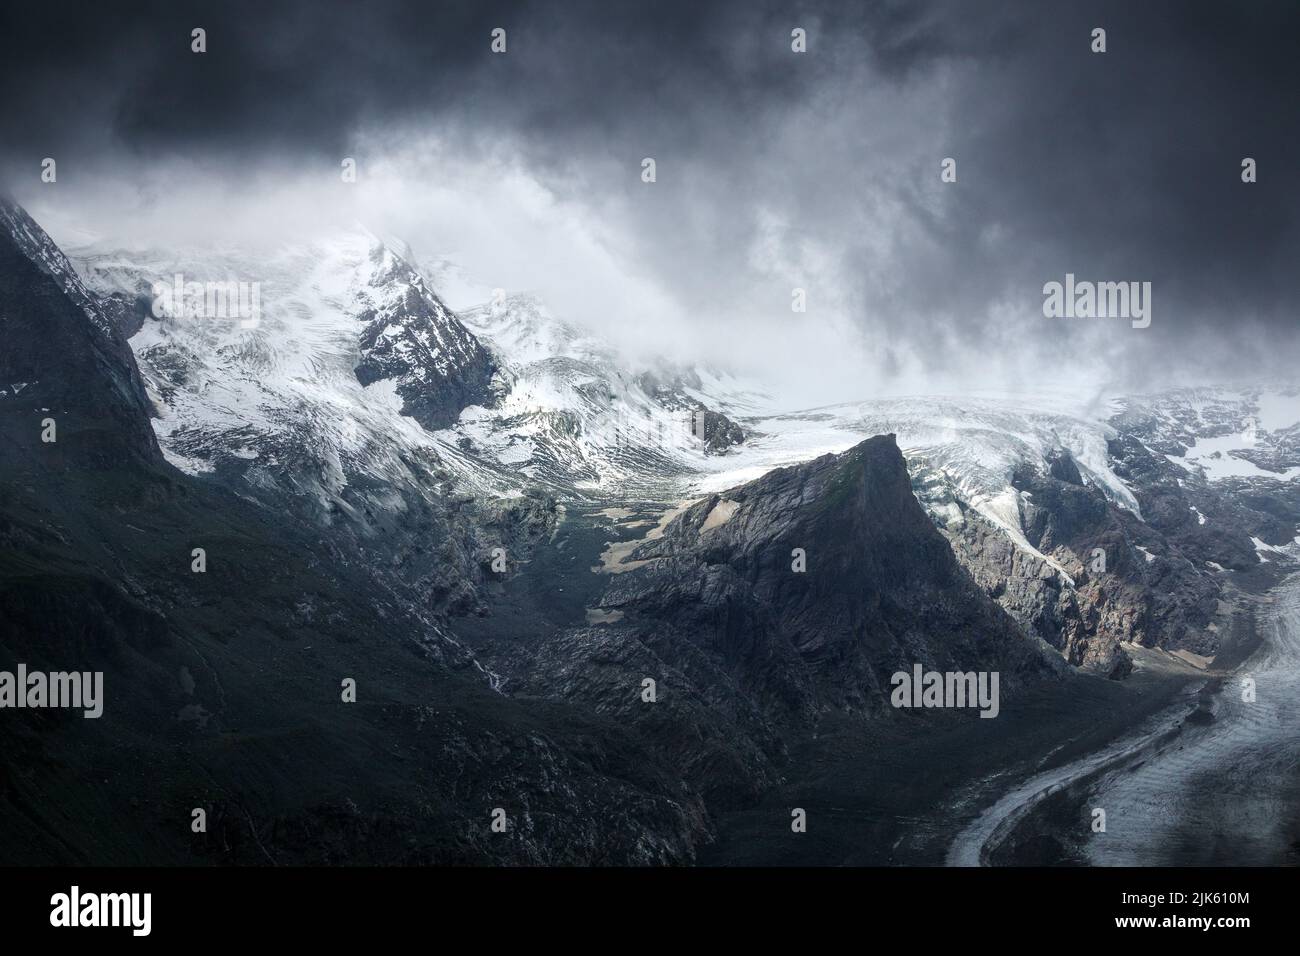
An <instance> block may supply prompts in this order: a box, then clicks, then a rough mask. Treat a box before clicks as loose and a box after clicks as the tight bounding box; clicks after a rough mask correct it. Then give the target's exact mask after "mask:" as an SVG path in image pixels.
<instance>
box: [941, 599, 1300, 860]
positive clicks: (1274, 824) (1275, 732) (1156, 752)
mask: <svg viewBox="0 0 1300 956" xmlns="http://www.w3.org/2000/svg"><path fill="white" fill-rule="evenodd" d="M1272 597H1273V600H1272V603H1271V604H1270V605H1265V606H1264V607H1263V608H1262V609H1261V614H1260V631H1261V644H1260V647H1259V648H1258V649H1257V650H1256V651H1255V653H1254V654H1253V655H1252V656H1251V657H1250V659H1249V660H1247V661H1246V662H1245V663H1244V664H1243V665H1242V666H1241V667H1239V668H1238V669H1237V670H1236V671H1234V672H1233V673H1232V674H1231V675H1229V676H1227V677H1226V678H1225V679H1224V684H1223V687H1222V689H1221V690H1220V691H1219V692H1218V693H1217V694H1215V695H1214V697H1213V701H1214V703H1213V719H1212V720H1207V721H1204V722H1199V721H1194V720H1187V719H1186V718H1187V715H1188V713H1189V712H1190V710H1191V706H1192V703H1193V701H1192V700H1191V699H1188V698H1184V699H1183V700H1181V701H1180V702H1179V703H1177V704H1175V705H1174V706H1172V707H1170V708H1168V709H1166V710H1165V711H1163V712H1162V713H1161V714H1159V715H1157V716H1155V717H1153V718H1151V719H1150V720H1148V721H1147V722H1145V723H1144V724H1143V725H1142V726H1141V727H1140V728H1138V729H1136V730H1135V731H1134V732H1133V733H1131V734H1128V735H1125V736H1124V737H1122V738H1120V739H1118V740H1116V741H1114V742H1113V743H1111V744H1110V745H1108V746H1107V747H1105V748H1103V749H1101V750H1099V751H1096V752H1094V753H1092V754H1089V755H1087V756H1085V757H1082V758H1080V759H1078V760H1075V761H1072V762H1071V763H1068V764H1065V765H1063V766H1061V767H1057V768H1054V769H1052V770H1049V771H1045V772H1043V773H1039V774H1036V775H1034V776H1032V777H1030V778H1029V779H1028V780H1025V781H1024V782H1022V783H1021V784H1019V785H1017V786H1016V787H1014V788H1013V789H1012V790H1010V791H1009V792H1007V793H1006V794H1004V795H1003V796H1002V797H1001V798H1000V799H999V800H997V801H996V802H995V803H994V804H993V805H992V806H990V807H989V808H988V809H986V810H985V811H984V812H983V813H981V814H980V816H979V817H977V818H976V819H975V820H974V821H973V822H972V823H971V824H970V825H968V826H967V827H966V828H965V829H963V830H962V831H961V832H960V833H959V834H958V836H957V838H956V839H955V840H954V841H953V844H952V846H951V847H950V848H949V852H948V856H947V863H948V865H949V866H979V865H987V863H988V854H989V853H990V852H991V850H992V849H993V848H994V847H996V846H997V845H998V844H999V843H1000V842H1002V840H1004V839H1005V838H1006V836H1007V835H1008V834H1009V833H1011V832H1012V830H1013V829H1014V828H1015V827H1016V826H1017V825H1018V824H1019V823H1020V821H1022V820H1023V819H1024V818H1025V816H1026V815H1027V814H1028V813H1029V812H1030V811H1032V810H1033V809H1034V807H1035V806H1037V805H1038V804H1039V803H1040V802H1041V801H1042V800H1043V799H1044V798H1046V797H1047V796H1049V795H1050V794H1052V793H1055V792H1058V791H1059V790H1060V789H1062V788H1063V787H1067V786H1070V785H1072V784H1076V783H1078V782H1079V781H1081V780H1083V779H1084V778H1089V777H1093V776H1094V775H1095V779H1093V780H1092V781H1091V782H1090V783H1089V784H1088V787H1087V791H1086V794H1085V795H1084V796H1083V797H1082V798H1081V799H1082V802H1083V803H1085V804H1086V806H1085V807H1081V811H1080V815H1079V820H1080V824H1079V825H1080V827H1083V828H1085V829H1086V832H1087V840H1086V844H1085V846H1084V853H1085V855H1086V857H1087V860H1088V862H1089V863H1091V864H1093V865H1098V866H1192V865H1203V866H1258V865H1270V864H1273V865H1275V864H1281V863H1286V862H1294V857H1295V850H1294V849H1293V848H1292V847H1291V846H1290V844H1291V842H1292V841H1293V840H1294V839H1295V834H1294V828H1295V825H1296V822H1297V818H1300V813H1297V810H1298V808H1300V575H1298V576H1295V577H1292V578H1290V579H1288V580H1287V581H1286V582H1284V583H1283V584H1282V585H1281V586H1279V587H1278V588H1277V589H1275V590H1274V591H1273V594H1272ZM1247 679H1250V680H1251V681H1253V682H1254V686H1253V690H1254V699H1253V700H1249V699H1247V698H1248V696H1249V695H1248V693H1247V691H1248V687H1247V686H1246V683H1245V682H1246V680H1247ZM1180 721H1181V722H1182V730H1181V732H1179V733H1173V732H1172V731H1173V730H1174V729H1175V728H1176V727H1177V726H1178V724H1179V722H1180ZM1093 808H1100V809H1103V810H1105V813H1106V829H1105V832H1092V831H1091V828H1089V824H1088V822H1089V821H1090V820H1091V819H1092V813H1091V811H1092V810H1093Z"/></svg>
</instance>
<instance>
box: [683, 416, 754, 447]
mask: <svg viewBox="0 0 1300 956" xmlns="http://www.w3.org/2000/svg"><path fill="white" fill-rule="evenodd" d="M691 427H692V428H693V429H694V431H695V434H696V435H697V436H698V437H700V438H701V439H703V441H704V451H705V454H708V455H725V454H726V453H727V450H728V449H729V448H732V447H734V446H735V445H740V444H743V443H744V441H745V439H746V438H747V437H748V436H747V435H746V433H745V429H743V428H741V427H740V426H739V425H737V424H736V423H735V422H733V421H732V420H731V419H730V418H728V417H727V416H726V415H723V414H722V413H721V412H715V411H713V410H712V409H708V408H700V409H697V410H696V411H694V412H692V414H691Z"/></svg>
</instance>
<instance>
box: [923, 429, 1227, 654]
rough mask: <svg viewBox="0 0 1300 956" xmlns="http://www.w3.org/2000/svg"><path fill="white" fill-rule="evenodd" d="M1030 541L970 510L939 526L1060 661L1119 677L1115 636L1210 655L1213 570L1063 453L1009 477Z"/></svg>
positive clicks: (1216, 594) (1216, 588) (1214, 587)
mask: <svg viewBox="0 0 1300 956" xmlns="http://www.w3.org/2000/svg"><path fill="white" fill-rule="evenodd" d="M1012 484H1013V487H1014V488H1015V489H1016V491H1017V492H1018V493H1019V496H1020V497H1019V501H1018V509H1019V511H1018V518H1019V529H1018V530H1019V531H1020V532H1021V533H1022V534H1023V536H1024V539H1025V541H1026V542H1027V543H1028V544H1029V546H1030V549H1026V548H1024V547H1021V546H1019V545H1017V544H1016V543H1015V542H1013V541H1012V539H1011V538H1010V537H1009V536H1008V535H1007V533H1006V531H1005V530H1004V529H1002V528H999V527H997V526H995V525H993V524H992V523H991V522H990V521H988V520H986V519H985V518H983V517H982V516H981V515H979V514H978V513H976V512H975V511H973V510H970V509H965V508H963V509H962V516H961V518H960V520H956V521H949V522H947V524H946V528H945V533H946V534H947V536H948V538H949V540H950V541H951V543H952V546H953V550H954V552H955V553H956V554H957V556H958V558H959V559H960V560H961V562H962V564H963V565H965V566H966V568H967V569H968V570H969V571H970V573H971V575H972V576H973V577H974V579H975V580H976V581H977V582H978V583H979V584H980V586H981V587H983V588H984V589H985V591H986V592H987V593H988V594H989V595H990V596H992V597H993V598H994V599H995V600H997V602H998V603H999V604H1000V605H1001V606H1002V607H1003V608H1005V609H1006V610H1007V612H1008V613H1010V614H1011V615H1012V616H1013V617H1014V618H1015V619H1016V620H1017V621H1019V622H1020V624H1021V625H1022V626H1024V627H1025V628H1026V629H1028V630H1029V631H1031V632H1032V633H1035V634H1037V635H1038V636H1040V637H1042V638H1043V640H1045V641H1046V642H1047V643H1048V644H1050V645H1052V646H1053V647H1055V648H1057V650H1059V651H1060V653H1061V655H1062V656H1063V657H1064V658H1065V660H1066V661H1068V662H1069V663H1070V664H1072V665H1074V666H1075V667H1080V668H1083V669H1085V670H1088V671H1092V672H1095V673H1100V674H1103V675H1105V676H1108V677H1115V678H1121V677H1124V676H1126V675H1127V674H1128V673H1129V671H1130V670H1131V668H1132V662H1131V659H1130V657H1129V655H1128V654H1127V653H1126V652H1125V651H1124V649H1123V647H1122V645H1123V644H1124V643H1128V642H1131V643H1138V644H1144V645H1148V646H1160V647H1165V648H1167V649H1170V650H1175V649H1179V648H1182V649H1187V650H1191V651H1193V652H1195V653H1198V654H1207V655H1213V653H1214V651H1215V648H1216V640H1217V639H1216V637H1215V634H1214V631H1213V629H1212V628H1211V627H1210V624H1211V620H1212V618H1213V616H1214V614H1215V611H1216V609H1217V607H1218V597H1219V586H1218V585H1217V584H1216V582H1215V580H1214V576H1213V574H1211V573H1209V572H1207V571H1205V570H1203V569H1201V568H1200V567H1199V566H1198V565H1197V564H1196V563H1193V562H1192V561H1191V560H1189V559H1188V557H1187V555H1186V554H1184V553H1183V551H1182V549H1181V548H1180V547H1179V545H1178V543H1176V542H1174V541H1171V540H1169V539H1168V538H1166V537H1165V536H1163V535H1162V534H1160V533H1159V532H1158V530H1156V529H1154V528H1152V527H1151V526H1149V525H1147V524H1146V523H1144V522H1142V521H1140V520H1139V519H1137V518H1136V517H1135V516H1134V515H1132V514H1131V513H1129V512H1127V511H1125V510H1123V509H1121V508H1118V507H1117V506H1115V505H1114V504H1113V503H1112V502H1111V501H1109V500H1108V499H1107V498H1106V496H1105V495H1104V494H1103V493H1102V491H1101V490H1100V489H1099V488H1097V487H1095V486H1093V485H1088V484H1085V482H1084V480H1083V478H1082V477H1081V475H1080V472H1079V469H1078V467H1077V465H1076V464H1075V463H1074V461H1073V460H1072V459H1071V457H1070V456H1069V454H1068V452H1064V451H1061V452H1058V453H1057V454H1055V455H1053V456H1051V457H1050V458H1049V460H1048V462H1047V464H1046V467H1045V468H1044V469H1041V470H1040V469H1038V468H1035V467H1032V466H1025V467H1022V468H1020V469H1019V470H1017V472H1016V474H1015V475H1014V477H1013V479H1012Z"/></svg>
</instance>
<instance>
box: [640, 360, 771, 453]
mask: <svg viewBox="0 0 1300 956" xmlns="http://www.w3.org/2000/svg"><path fill="white" fill-rule="evenodd" d="M637 383H638V384H639V385H640V386H641V387H642V388H643V389H645V391H646V393H647V394H649V395H650V396H652V397H653V398H654V400H655V401H656V402H658V403H659V404H660V405H662V406H663V407H664V408H667V409H669V410H672V411H682V412H685V413H687V414H688V415H689V422H690V429H691V431H692V432H693V433H694V434H695V436H696V437H697V438H699V439H700V440H701V441H703V442H704V453H705V454H706V455H725V454H726V453H727V451H728V450H729V449H731V448H733V447H735V446H736V445H742V444H744V443H745V440H746V439H747V438H748V437H749V434H748V432H746V431H745V429H744V428H742V427H741V426H740V425H738V424H737V423H736V422H734V421H732V420H731V419H730V418H728V417H727V416H726V415H724V414H723V413H722V412H719V411H716V410H714V409H711V408H709V407H707V406H706V405H705V404H704V403H703V402H701V401H699V400H698V399H696V398H693V397H692V396H691V395H690V394H689V393H688V391H687V389H694V390H698V389H699V388H700V384H701V382H700V379H699V376H698V375H696V374H694V373H693V372H691V371H687V372H681V373H678V374H677V375H675V376H673V377H671V378H668V379H665V378H662V377H660V376H658V375H656V374H655V373H653V372H643V373H642V374H641V375H639V376H638V377H637Z"/></svg>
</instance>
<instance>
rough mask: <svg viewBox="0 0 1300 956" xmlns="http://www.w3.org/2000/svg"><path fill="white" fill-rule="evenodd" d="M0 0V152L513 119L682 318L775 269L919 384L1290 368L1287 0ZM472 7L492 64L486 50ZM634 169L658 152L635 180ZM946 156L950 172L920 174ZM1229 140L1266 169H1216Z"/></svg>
mask: <svg viewBox="0 0 1300 956" xmlns="http://www.w3.org/2000/svg"><path fill="white" fill-rule="evenodd" d="M3 17H4V22H3V24H0V25H2V26H3V30H0V36H2V37H3V39H2V40H0V44H3V48H2V50H0V53H2V55H0V80H2V82H3V86H4V102H5V112H4V119H3V127H2V129H3V145H2V147H0V148H2V149H3V151H4V158H5V161H6V165H7V166H8V167H9V168H10V169H12V168H13V167H14V166H18V167H22V168H26V169H30V168H32V165H31V164H32V163H34V162H37V161H39V158H40V157H43V156H47V155H57V156H60V157H67V158H69V159H73V160H76V159H77V158H79V157H85V159H86V162H87V163H90V162H91V161H92V159H96V160H101V161H107V160H104V157H114V160H113V161H115V162H118V163H123V162H135V163H151V162H160V161H164V160H167V159H172V158H185V159H193V160H198V161H199V162H201V163H207V164H210V165H217V166H220V165H222V164H229V163H231V162H235V163H244V164H249V165H250V166H256V165H257V164H260V163H266V164H284V163H286V162H288V163H291V164H298V165H300V166H301V165H311V164H317V163H318V164H322V165H325V164H328V165H333V166H335V167H336V166H337V162H338V158H339V157H340V156H341V155H348V154H349V151H353V150H356V149H357V148H358V144H359V143H366V144H368V148H370V149H382V147H383V143H384V142H385V138H386V137H387V136H389V135H391V136H392V138H393V140H394V141H396V139H397V138H398V135H399V133H398V131H409V130H412V129H421V128H427V129H430V130H434V131H438V132H441V133H443V134H445V135H449V136H451V137H453V138H454V140H455V141H456V142H458V143H459V148H460V149H461V150H462V151H463V152H464V154H465V155H466V156H471V157H472V156H473V155H474V153H475V151H476V150H483V149H489V148H491V144H493V143H496V142H501V141H506V140H508V141H509V142H510V144H511V148H512V149H515V150H517V151H518V152H519V154H520V156H521V159H522V161H523V162H525V163H526V164H527V165H528V167H529V168H530V169H531V170H533V171H534V172H535V173H536V174H537V175H538V176H539V178H541V179H543V180H544V181H547V182H548V183H550V184H551V185H552V186H553V188H554V189H555V190H556V191H557V193H558V194H559V195H562V196H566V197H568V198H570V199H572V200H574V201H576V202H582V203H586V204H588V205H589V206H590V207H591V208H593V209H596V210H605V209H608V210H613V211H616V212H617V215H618V216H619V217H620V219H619V225H620V227H621V228H620V235H621V238H622V241H623V243H624V244H626V245H627V246H628V247H629V248H630V249H632V250H633V252H632V254H633V256H634V258H636V259H637V260H638V261H640V262H642V263H644V264H645V266H646V268H647V269H648V270H649V271H651V272H652V273H654V274H655V275H657V276H658V277H659V279H660V281H662V282H663V283H665V284H666V285H668V286H670V287H671V288H672V289H673V292H674V295H675V296H676V297H677V299H678V300H679V301H680V302H681V303H683V305H684V306H685V307H687V308H689V309H691V310H692V312H694V313H697V314H698V315H699V316H700V321H701V322H706V321H708V317H709V316H711V315H721V314H723V313H725V312H727V311H728V310H729V309H730V310H731V311H733V312H740V313H743V314H750V313H752V314H753V315H755V316H756V317H766V319H767V320H769V321H788V320H789V296H790V291H789V290H790V286H791V285H792V284H802V285H807V286H808V287H809V295H810V301H811V302H813V303H817V302H827V301H835V302H836V303H837V305H838V306H839V307H840V308H841V310H842V312H843V313H844V314H845V315H846V316H847V317H848V319H849V320H850V321H851V322H852V323H853V325H854V326H855V327H856V328H857V329H858V330H859V332H860V334H861V335H863V336H864V337H865V338H868V339H870V340H871V341H872V342H874V343H875V344H876V345H877V346H878V351H880V352H881V354H882V355H883V359H882V361H883V366H882V371H885V372H887V371H888V370H889V369H891V368H895V367H900V366H904V365H906V362H907V358H908V356H911V357H912V359H913V360H914V361H915V362H917V363H919V364H920V366H921V367H922V368H923V369H924V370H926V371H931V370H932V371H935V372H942V371H945V370H948V369H953V368H957V367H958V366H961V365H963V364H968V363H969V360H970V358H971V356H972V354H975V355H979V354H980V353H981V352H985V353H989V352H998V353H1006V352H1008V351H1018V352H1021V353H1024V354H1025V355H1027V356H1030V357H1031V358H1033V357H1035V356H1037V355H1040V354H1041V355H1044V356H1049V357H1050V356H1056V357H1057V358H1060V356H1061V355H1062V354H1068V353H1069V352H1070V351H1071V350H1080V349H1089V348H1091V349H1099V350H1101V352H1102V353H1104V354H1102V355H1101V357H1102V358H1103V359H1104V361H1105V364H1107V365H1108V367H1110V369H1111V371H1112V373H1113V374H1115V375H1117V376H1119V377H1121V378H1127V379H1129V380H1140V379H1142V378H1144V377H1149V376H1150V375H1152V374H1154V371H1158V370H1159V369H1161V368H1167V367H1168V366H1170V365H1173V364H1179V363H1181V367H1182V368H1183V369H1184V370H1186V369H1188V368H1191V367H1193V365H1194V364H1195V362H1196V361H1199V359H1198V356H1203V355H1206V354H1208V355H1210V357H1211V358H1212V360H1213V361H1214V362H1217V363H1219V365H1220V366H1221V367H1222V366H1235V367H1236V368H1246V367H1257V366H1255V365H1252V363H1256V362H1258V361H1259V360H1260V359H1261V358H1263V357H1270V356H1272V357H1277V356H1287V357H1289V358H1294V350H1295V345H1296V336H1295V334H1294V331H1293V330H1294V323H1295V317H1296V315H1295V307H1294V303H1295V301H1296V295H1297V292H1298V291H1300V290H1298V289H1297V279H1296V273H1297V271H1300V270H1297V269H1296V268H1295V265H1296V263H1297V261H1300V237H1298V236H1297V231H1296V221H1297V213H1300V191H1298V190H1300V186H1298V185H1297V183H1296V182H1295V176H1294V173H1295V171H1296V169H1297V168H1300V163H1298V157H1300V121H1298V120H1297V111H1296V104H1295V97H1296V94H1297V92H1298V91H1300V63H1298V61H1297V58H1296V57H1295V56H1294V49H1295V43H1296V37H1297V35H1300V7H1297V5H1295V4H1293V3H1286V2H1278V3H1258V2H1256V3H1249V4H1230V3H1225V2H1217V3H1210V2H1191V0H1187V2H1176V0H1167V2H1142V3H1134V2H1116V3H1068V4H1067V3H1041V2H1040V3H1028V2H1027V3H992V2H978V0H965V2H963V0H955V2H951V3H938V2H907V3H903V2H897V3H872V4H861V5H852V4H847V3H804V4H777V3H766V4H761V3H749V2H740V0H736V2H730V3H681V4H673V3H604V4H597V3H573V2H552V3H538V2H531V3H518V4H508V3H506V4H484V3H464V4H440V3H431V2H427V0H423V2H410V3H365V4H360V3H356V4H353V3H346V4H344V3H337V4H329V3H321V2H300V3H270V2H267V3H260V4H231V3H213V4H209V5H202V4H199V5H195V4H184V3H175V2H170V3H158V4H94V5H86V6H85V7H84V8H77V9H71V8H68V7H66V6H65V7H63V8H60V5H58V4H52V5H43V6H37V5H34V4H33V5H28V8H26V9H23V10H18V9H16V7H15V5H12V4H10V5H8V7H7V8H6V12H5V13H4V14H3ZM194 26H203V27H205V28H206V29H207V31H208V45H209V52H208V53H206V54H204V55H203V56H196V55H194V54H192V53H191V52H190V51H189V31H190V29H191V28H192V27H194ZM496 26H503V27H505V28H506V29H507V30H508V32H509V44H510V52H509V54H508V55H507V56H504V57H494V56H492V55H490V54H489V53H488V52H487V50H488V34H489V31H490V30H491V29H492V28H493V27H496ZM793 26H802V27H805V28H806V29H807V30H808V34H809V52H808V53H807V54H805V55H803V56H793V55H792V54H791V52H790V47H789V43H790V39H789V33H790V29H791V27H793ZM1097 26H1100V27H1104V28H1105V29H1106V30H1107V41H1108V52H1106V53H1105V54H1100V55H1099V54H1093V53H1092V52H1091V51H1090V50H1089V33H1090V31H1091V29H1092V28H1093V27H1097ZM364 132H368V133H369V134H370V135H369V137H368V138H367V137H363V136H362V135H361V134H362V133H364ZM376 144H378V145H376ZM642 156H654V157H656V159H657V161H658V162H659V163H660V178H659V182H658V183H656V184H655V187H654V190H653V191H652V192H648V191H647V190H646V189H645V188H643V184H641V183H640V181H639V178H638V176H637V174H638V173H639V162H640V159H641V157H642ZM947 156H951V157H954V158H955V159H956V160H957V163H958V182H957V183H956V184H953V185H942V184H940V183H939V162H940V160H941V159H942V158H944V157H947ZM1245 156H1250V157H1253V158H1255V159H1256V160H1257V161H1258V162H1259V182H1258V183H1255V184H1252V185H1245V184H1243V183H1242V182H1241V180H1240V163H1241V159H1242V158H1243V157H1245ZM69 167H71V168H72V169H75V165H73V164H67V166H65V164H64V163H63V160H62V159H61V170H62V169H64V168H69ZM69 175H74V174H72V173H70V174H69ZM765 249H766V250H768V252H764V251H763V250H765ZM756 250H757V251H756ZM764 256H767V258H768V259H770V260H771V261H770V262H768V261H766V260H764ZM756 258H757V259H759V260H764V261H761V262H759V263H758V265H756V264H755V260H756ZM1067 272H1072V273H1074V274H1076V275H1077V276H1079V277H1080V278H1084V279H1098V280H1124V279H1131V280H1139V281H1150V282H1152V284H1153V297H1154V320H1153V324H1152V327H1151V328H1150V329H1148V330H1141V331H1137V330H1131V329H1129V328H1127V326H1126V324H1125V323H1123V322H1115V323H1113V324H1112V325H1109V326H1106V325H1104V324H1100V323H1103V322H1104V321H1105V320H1094V321H1093V323H1092V324H1087V322H1086V320H1076V321H1075V322H1074V323H1070V322H1069V321H1068V320H1048V319H1045V318H1044V317H1043V316H1042V315H1041V313H1040V311H1039V310H1040V308H1041V304H1042V295H1041V288H1042V285H1043V283H1044V282H1047V281H1050V280H1054V279H1056V280H1059V279H1061V278H1063V276H1064V275H1065V273H1067ZM782 312H784V318H782V317H781V316H780V313H782ZM810 314H812V315H814V316H815V314H816V309H815V308H811V307H810ZM757 320H758V319H757V318H756V319H755V321H757ZM1099 336H1100V338H1099ZM1099 343H1100V344H1099Z"/></svg>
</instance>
